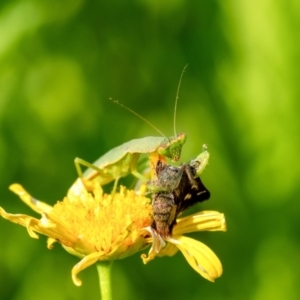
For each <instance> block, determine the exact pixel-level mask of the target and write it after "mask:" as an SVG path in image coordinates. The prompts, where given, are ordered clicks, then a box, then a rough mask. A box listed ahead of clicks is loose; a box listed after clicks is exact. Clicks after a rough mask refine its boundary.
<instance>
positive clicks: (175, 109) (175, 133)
mask: <svg viewBox="0 0 300 300" xmlns="http://www.w3.org/2000/svg"><path fill="white" fill-rule="evenodd" d="M188 65H189V64H186V65H185V66H184V68H183V70H182V72H181V75H180V78H179V83H178V87H177V92H176V98H175V106H174V136H175V137H177V132H176V115H177V103H178V99H179V90H180V85H181V81H182V77H183V73H184V72H185V70H186V68H187V66H188Z"/></svg>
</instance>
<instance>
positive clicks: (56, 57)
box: [0, 0, 300, 300]
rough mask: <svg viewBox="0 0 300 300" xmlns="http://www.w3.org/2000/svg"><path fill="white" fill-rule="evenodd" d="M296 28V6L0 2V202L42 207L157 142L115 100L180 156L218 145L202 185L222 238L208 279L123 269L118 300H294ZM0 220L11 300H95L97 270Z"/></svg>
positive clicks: (209, 238)
mask: <svg viewBox="0 0 300 300" xmlns="http://www.w3.org/2000/svg"><path fill="white" fill-rule="evenodd" d="M299 18H300V5H299V4H298V2H297V1H285V2H284V1H278V0H275V1H263V2H260V1H254V2H253V1H251V2H247V1H242V2H241V1H223V2H222V1H182V0H177V1H153V0H151V1H150V0H146V1H126V2H124V4H123V2H121V1H120V2H119V1H109V2H101V1H93V2H92V1H87V2H83V1H80V0H77V1H48V2H47V1H35V0H31V1H30V0H27V1H25V0H24V1H15V0H11V1H2V2H1V6H0V37H1V39H0V174H1V176H0V190H1V199H0V206H2V207H3V208H5V209H6V210H7V211H8V212H12V213H27V214H28V213H30V214H32V213H31V212H30V211H29V209H28V208H26V207H24V205H23V204H22V203H21V202H20V201H19V199H18V197H16V195H13V194H12V193H10V192H9V191H8V185H9V184H11V183H14V182H18V183H21V184H22V185H23V186H24V187H25V188H26V189H27V190H28V191H29V192H30V193H31V194H32V195H34V196H36V197H37V198H39V199H41V200H44V201H46V202H48V203H51V204H53V203H55V202H56V201H57V200H59V199H62V198H63V196H64V195H65V194H66V191H67V189H68V188H69V187H70V186H71V184H72V183H73V181H74V180H75V178H76V171H75V167H74V163H73V160H74V158H75V157H76V156H78V157H81V158H83V159H85V160H87V161H90V162H92V161H94V160H96V159H97V158H98V157H99V156H101V155H102V154H103V153H105V152H106V151H108V150H109V149H111V148H113V147H115V146H117V145H120V144H122V143H124V142H126V141H129V140H131V139H134V138H140V137H144V136H150V135H157V134H156V133H155V132H153V130H152V129H151V128H150V127H148V125H147V124H144V123H142V122H141V120H140V119H137V118H136V117H134V116H133V115H131V114H129V113H128V112H127V111H125V110H122V109H120V107H118V106H116V105H114V104H113V103H112V102H111V101H109V100H108V99H109V97H112V98H113V99H118V100H120V101H121V102H123V103H125V104H126V105H127V106H129V107H130V108H132V109H133V110H135V111H137V112H139V113H140V114H141V115H143V116H145V117H146V118H147V119H148V120H150V121H151V122H153V123H154V124H155V125H156V126H157V127H159V128H160V129H161V130H162V131H163V132H164V133H165V134H166V135H167V136H171V135H172V133H173V132H172V131H173V127H172V126H173V124H172V114H173V104H174V99H175V94H176V89H177V84H178V80H179V77H180V73H181V71H182V69H183V67H184V65H185V64H186V63H189V66H188V69H187V71H186V73H185V74H184V78H183V82H182V86H181V91H180V99H179V106H178V118H177V131H178V132H185V133H186V134H187V142H186V144H185V146H184V147H183V153H182V161H189V160H190V159H191V158H193V157H195V156H196V155H197V154H198V153H199V152H200V151H201V149H202V144H203V143H206V144H207V145H208V150H209V152H210V154H211V159H210V164H209V165H208V167H207V168H206V170H205V172H204V174H203V176H202V178H203V181H204V182H205V185H206V186H207V187H208V189H209V190H210V191H211V195H212V196H211V199H210V200H209V201H207V202H206V203H203V204H201V205H199V207H198V208H200V207H202V208H203V209H215V210H219V211H221V212H224V213H225V215H226V218H227V223H228V232H227V233H203V234H198V236H197V238H198V239H199V240H201V241H203V242H205V243H206V244H207V245H208V246H210V247H211V248H212V249H213V250H214V252H215V253H216V254H217V255H218V256H219V258H220V260H221V261H222V263H223V267H224V274H223V276H222V277H221V278H220V279H218V280H217V281H216V283H214V284H212V283H210V282H206V281H205V280H204V279H203V278H200V276H199V275H198V274H196V273H195V272H194V271H193V270H192V269H191V268H190V267H189V266H188V264H187V263H186V262H185V260H184V258H183V257H182V256H181V254H177V255H176V256H175V257H173V258H157V259H155V260H154V261H153V262H150V263H149V264H148V265H146V266H144V265H142V261H141V259H140V258H139V257H138V256H134V257H131V258H128V259H125V260H123V261H118V262H116V263H115V264H114V266H113V270H112V273H113V280H114V287H113V293H114V298H115V299H145V300H146V299H154V298H155V299H203V300H204V299H231V300H232V299H254V300H260V299H273V300H274V299H275V300H276V299H290V300H293V299H299V288H298V286H299V284H298V281H299V275H300V274H299V250H300V249H299V248H300V240H299V211H300V204H299V201H297V199H298V197H299V179H300V178H299V174H300V172H299V171H300V170H299V169H300V164H299V162H298V153H299V143H300V139H299V132H300V123H299V111H300V102H299V94H300V89H299V80H300V75H299V55H300V51H299V43H297V42H296V41H297V40H298V39H299V32H298V30H297V29H298V28H299ZM77 261H78V260H77V259H76V258H75V257H71V256H69V255H68V254H67V253H66V252H65V251H63V250H62V249H61V248H60V246H59V245H57V246H56V247H55V249H54V250H52V251H49V250H47V249H46V245H45V238H41V239H40V240H38V241H36V240H32V239H30V238H29V236H27V233H26V230H25V229H24V228H18V227H17V226H16V225H14V224H12V223H9V222H7V221H5V220H3V219H0V298H1V299H3V300H4V299H14V300H18V299H22V300H23V299H30V300H34V299H41V295H43V299H45V300H48V299H54V298H55V299H98V298H99V291H98V286H97V274H96V268H95V267H94V266H93V267H91V268H90V269H88V270H86V271H84V272H83V273H82V275H81V278H82V279H83V286H82V287H80V288H78V287H75V286H74V285H73V283H72V281H71V276H70V272H71V268H72V266H73V265H74V264H75V263H77Z"/></svg>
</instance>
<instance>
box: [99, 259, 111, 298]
mask: <svg viewBox="0 0 300 300" xmlns="http://www.w3.org/2000/svg"><path fill="white" fill-rule="evenodd" d="M111 266H112V261H102V262H98V263H97V271H98V276H99V285H100V294H101V300H111V299H112V296H111V282H110V281H111V277H110V271H111Z"/></svg>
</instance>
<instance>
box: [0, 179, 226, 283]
mask: <svg viewBox="0 0 300 300" xmlns="http://www.w3.org/2000/svg"><path fill="white" fill-rule="evenodd" d="M10 189H11V190H12V191H13V192H14V193H16V194H17V195H19V197H20V198H21V200H22V201H23V202H25V204H27V205H28V206H30V207H31V208H32V209H33V210H34V211H36V212H37V213H39V214H41V218H40V219H36V218H34V217H31V216H27V215H22V214H8V213H6V212H5V211H4V209H3V208H1V207H0V215H1V216H2V217H3V218H5V219H7V220H9V221H11V222H14V223H17V224H20V225H23V226H25V227H26V228H27V231H28V233H29V235H30V236H31V237H32V238H38V235H37V233H40V234H43V235H46V236H48V241H47V245H48V248H49V249H51V248H52V245H53V243H55V242H59V243H60V244H61V245H62V246H63V247H64V249H66V250H67V251H68V252H69V253H71V254H73V255H76V256H78V257H80V258H82V259H81V261H80V262H79V263H77V264H76V265H75V266H74V267H73V269H72V279H73V282H74V283H75V284H76V285H77V286H80V285H81V280H80V279H79V278H78V277H77V275H78V273H79V272H80V271H82V270H84V269H85V268H87V267H89V266H90V265H92V264H94V263H96V262H97V261H107V260H115V259H122V258H125V257H127V256H130V255H132V254H134V253H136V252H138V251H140V250H142V249H144V248H145V247H147V246H149V245H150V244H152V247H151V249H150V251H149V253H148V256H146V255H145V254H143V255H142V259H143V261H144V263H147V262H148V261H150V260H152V259H153V258H155V257H156V256H163V255H173V254H175V253H176V251H177V250H178V249H179V250H180V251H181V252H182V253H183V255H184V256H185V258H186V259H187V261H188V263H189V264H190V265H191V266H192V267H193V268H194V269H195V270H196V271H197V272H198V273H199V274H201V275H202V276H203V277H205V278H206V279H208V280H211V281H213V280H214V279H215V278H217V277H219V276H220V275H221V274H222V266H221V263H220V261H219V259H218V258H217V257H216V255H215V254H214V253H213V252H212V251H211V250H210V249H209V248H208V247H207V246H205V245H204V244H202V243H201V242H199V241H196V240H194V239H191V238H188V237H185V236H183V234H184V233H189V232H193V231H203V230H209V231H216V230H223V231H224V230H226V225H225V219H224V215H223V214H221V213H218V212H214V211H206V212H201V213H197V214H194V215H191V216H187V217H185V218H182V219H178V220H177V225H176V226H175V227H174V229H173V237H172V238H167V239H165V240H163V239H162V237H160V236H158V235H157V234H156V232H155V231H154V230H153V229H152V228H151V227H150V225H151V223H152V221H153V216H152V207H151V204H150V200H149V199H148V198H146V197H144V196H143V193H141V195H138V194H137V193H136V192H134V191H131V190H126V189H125V188H124V187H121V188H120V192H119V193H115V194H114V195H110V194H104V193H103V191H102V189H101V187H100V186H99V185H94V186H93V193H88V192H87V191H86V189H85V188H84V186H83V184H82V181H81V180H79V179H78V180H77V181H76V183H75V184H74V185H73V186H72V188H71V189H70V190H69V192H68V195H67V197H65V198H64V200H63V201H59V202H57V203H56V204H55V205H54V206H53V207H52V206H50V205H48V204H46V203H44V202H41V201H38V200H36V199H34V198H33V197H32V196H30V195H29V194H28V193H27V192H26V191H25V190H24V189H23V187H22V186H20V185H19V184H13V185H11V186H10ZM149 233H150V234H149ZM166 242H167V243H166Z"/></svg>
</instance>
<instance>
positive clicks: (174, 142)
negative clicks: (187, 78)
mask: <svg viewBox="0 0 300 300" xmlns="http://www.w3.org/2000/svg"><path fill="white" fill-rule="evenodd" d="M185 69H186V66H185V68H184V69H183V71H182V73H181V76H180V80H179V84H178V89H177V94H176V99H175V109H174V132H175V136H174V137H171V138H169V139H168V138H166V137H164V136H163V137H153V136H150V137H145V138H140V139H134V140H131V141H129V142H126V143H124V144H122V145H120V146H118V147H115V148H113V149H111V150H110V151H108V152H107V153H105V154H104V155H103V156H101V157H100V158H99V159H98V160H96V161H95V162H94V163H92V164H91V163H88V162H86V161H85V160H83V159H80V158H75V167H76V170H77V172H78V175H79V177H80V178H81V179H82V181H83V182H85V183H86V184H85V186H86V188H87V189H88V190H89V187H88V184H87V183H90V182H94V181H96V182H98V183H99V184H100V185H105V184H107V183H109V182H111V181H113V180H114V181H115V184H114V189H113V190H114V191H115V189H116V187H117V183H118V180H119V179H120V178H121V177H125V176H127V175H128V174H130V173H131V174H133V175H134V176H135V177H137V178H139V179H144V180H145V177H144V176H143V175H142V174H140V173H139V172H138V171H137V163H138V159H139V157H140V155H141V154H155V155H157V156H163V157H167V158H170V159H171V160H172V161H178V160H179V158H180V155H181V149H182V147H183V145H184V143H185V141H186V135H185V134H179V135H177V134H176V130H175V123H176V108H177V101H178V94H179V88H180V84H181V80H182V76H183V73H184V71H185ZM115 102H117V101H115ZM119 105H121V106H122V107H124V108H125V109H127V110H129V111H131V112H132V113H134V114H135V115H137V116H138V117H140V118H141V119H143V120H145V119H144V118H143V117H141V116H140V115H138V114H137V113H135V112H133V111H132V110H131V109H129V108H127V107H126V106H124V105H122V104H119ZM145 121H146V122H147V123H148V124H150V123H149V122H148V121H147V120H145ZM150 125H151V126H152V127H154V126H153V125H152V124H150ZM154 128H155V129H156V130H157V131H158V132H160V131H159V130H158V129H157V128H156V127H154ZM162 135H163V134H162ZM80 165H82V166H85V167H87V168H88V169H87V170H86V171H85V172H83V173H82V171H81V167H80ZM72 187H73V186H72ZM72 187H71V189H72Z"/></svg>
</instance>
